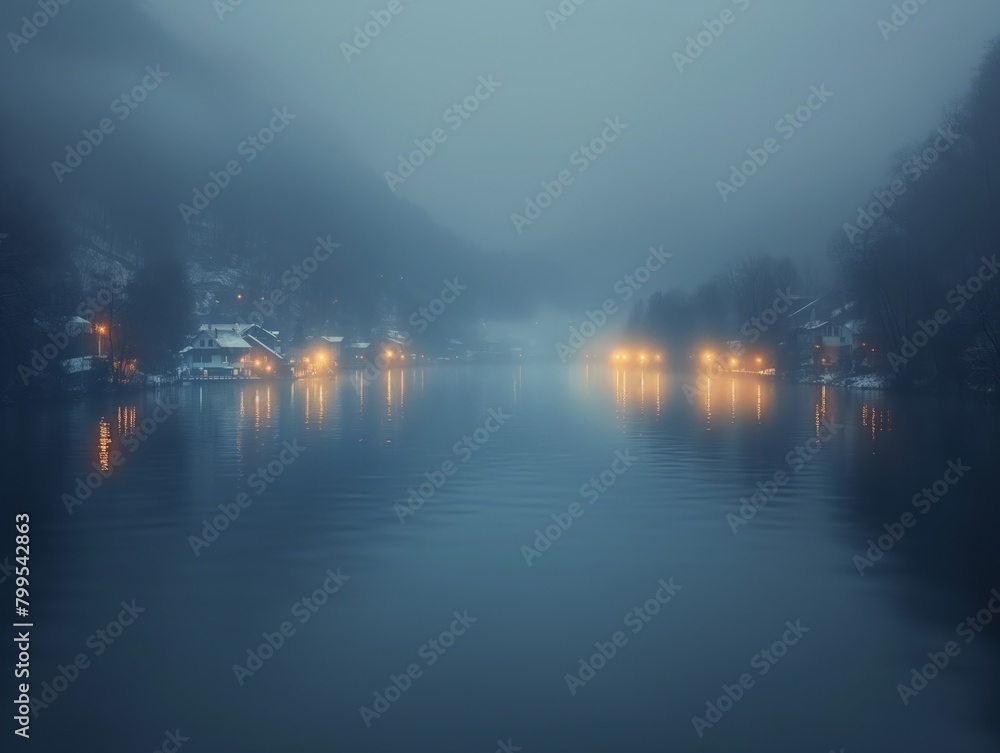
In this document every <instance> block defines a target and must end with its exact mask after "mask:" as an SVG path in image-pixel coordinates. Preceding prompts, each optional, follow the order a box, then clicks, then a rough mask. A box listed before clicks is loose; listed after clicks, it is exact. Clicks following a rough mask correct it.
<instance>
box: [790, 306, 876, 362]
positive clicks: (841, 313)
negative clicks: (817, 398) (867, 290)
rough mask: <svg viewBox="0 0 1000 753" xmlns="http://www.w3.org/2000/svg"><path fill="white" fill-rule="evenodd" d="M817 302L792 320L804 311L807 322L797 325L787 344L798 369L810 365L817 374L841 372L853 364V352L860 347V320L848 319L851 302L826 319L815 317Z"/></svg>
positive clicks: (861, 330)
mask: <svg viewBox="0 0 1000 753" xmlns="http://www.w3.org/2000/svg"><path fill="white" fill-rule="evenodd" d="M817 304H819V299H817V300H816V301H813V303H811V304H808V306H806V307H805V308H803V309H800V310H799V311H798V312H795V313H794V314H791V315H790V316H792V317H800V315H801V313H802V312H803V311H805V310H806V309H808V310H809V312H810V313H809V317H808V319H806V320H804V321H803V318H799V323H798V324H797V326H796V327H795V329H794V330H793V331H792V333H791V338H790V339H791V343H792V345H793V347H794V350H795V355H796V358H797V363H798V365H799V366H804V365H807V364H808V365H811V366H813V367H815V368H816V369H818V370H820V371H844V370H847V369H850V368H851V367H852V366H853V365H854V362H855V355H856V351H857V350H858V349H859V348H860V347H861V339H862V333H863V330H864V326H865V323H864V320H862V319H858V318H856V317H855V318H852V311H853V309H854V307H855V305H856V304H855V302H854V301H851V302H850V303H847V304H845V305H844V306H841V307H839V308H836V309H834V310H833V311H831V312H830V313H829V314H828V315H826V316H822V317H820V316H817V313H816V312H817Z"/></svg>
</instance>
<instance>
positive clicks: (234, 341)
mask: <svg viewBox="0 0 1000 753" xmlns="http://www.w3.org/2000/svg"><path fill="white" fill-rule="evenodd" d="M212 336H213V337H214V338H215V341H216V342H217V343H219V347H220V348H246V349H248V350H249V349H250V347H251V346H250V343H248V342H247V341H246V340H244V339H243V338H242V337H240V336H239V335H237V334H236V333H235V332H223V331H222V330H221V329H220V330H219V332H218V334H215V333H212Z"/></svg>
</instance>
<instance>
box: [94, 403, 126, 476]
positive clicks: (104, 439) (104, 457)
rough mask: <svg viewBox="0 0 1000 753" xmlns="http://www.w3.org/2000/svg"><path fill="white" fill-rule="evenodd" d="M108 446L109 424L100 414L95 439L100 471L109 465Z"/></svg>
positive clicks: (109, 444)
mask: <svg viewBox="0 0 1000 753" xmlns="http://www.w3.org/2000/svg"><path fill="white" fill-rule="evenodd" d="M119 410H120V409H119ZM133 418H134V416H133ZM109 447H111V424H110V423H109V422H107V421H105V420H104V417H103V416H101V421H100V427H99V433H98V440H97V458H98V461H99V462H100V464H101V470H102V471H106V470H108V469H109V468H110V467H111V465H110V463H109V459H108V448H109Z"/></svg>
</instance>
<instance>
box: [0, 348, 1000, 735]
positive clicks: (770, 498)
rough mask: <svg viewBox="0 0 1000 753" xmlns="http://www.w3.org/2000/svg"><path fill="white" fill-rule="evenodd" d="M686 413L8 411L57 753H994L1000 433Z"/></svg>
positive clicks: (717, 403)
mask: <svg viewBox="0 0 1000 753" xmlns="http://www.w3.org/2000/svg"><path fill="white" fill-rule="evenodd" d="M686 383H687V382H686V381H685V377H683V376H680V375H676V374H672V373H670V372H669V371H667V370H662V371H660V370H656V369H648V370H639V369H633V370H616V369H614V368H612V367H610V366H583V365H580V366H572V367H558V366H547V365H540V364H525V365H523V366H517V365H513V366H492V367H487V366H448V367H433V368H425V369H418V368H411V369H393V370H391V371H388V372H386V373H384V374H382V375H381V376H380V377H379V378H378V379H376V380H374V381H372V382H370V383H367V384H364V383H359V382H358V380H357V377H356V375H354V374H351V373H342V374H341V375H339V376H337V377H330V378H328V379H317V380H311V381H310V380H302V381H298V382H294V383H292V382H271V383H267V382H218V383H195V384H189V385H178V386H176V387H173V388H166V389H163V390H161V391H160V392H158V393H153V392H149V393H141V394H129V395H121V396H110V397H99V398H91V399H87V400H81V401H77V402H69V403H55V404H46V405H42V406H38V405H35V406H21V407H11V408H5V409H4V410H3V419H2V421H0V425H2V427H3V430H2V457H3V458H4V459H5V460H4V463H5V467H6V469H7V474H8V476H9V478H10V479H11V487H9V489H8V495H7V499H9V500H10V502H9V503H8V504H6V505H5V507H6V508H7V509H8V513H9V526H10V528H9V529H8V537H7V539H6V540H7V541H8V542H9V544H8V545H5V546H6V547H7V549H9V551H8V552H3V554H4V555H9V558H8V561H9V563H10V564H13V560H14V551H13V544H12V542H13V535H14V531H13V526H14V521H13V516H14V513H15V512H25V511H26V512H29V513H30V515H31V589H30V590H31V619H32V621H33V625H34V628H33V630H32V633H31V653H32V656H31V659H32V661H31V682H32V687H31V696H32V697H33V698H35V699H38V700H39V701H40V703H38V704H36V707H35V710H36V712H37V716H35V717H34V718H33V719H32V724H31V736H32V738H34V745H33V746H32V747H33V749H35V750H46V751H64V750H77V751H126V750H148V751H152V750H157V749H161V746H162V745H163V744H164V743H165V742H166V743H167V746H172V745H173V746H175V745H176V742H175V741H172V740H175V739H177V738H178V735H179V736H180V738H179V739H180V741H181V749H182V750H183V751H185V752H187V751H190V752H191V753H194V752H195V751H198V750H203V751H213V752H214V751H226V750H233V751H235V750H239V751H341V750H342V751H353V752H355V753H362V752H366V751H407V750H413V751H431V750H433V751H455V752H456V753H458V752H459V751H462V752H463V753H467V752H469V751H483V753H493V751H495V750H498V749H501V750H504V749H505V750H517V749H520V750H523V751H524V753H532V751H544V752H545V753H551V752H553V751H567V752H569V751H574V752H575V751H579V752H583V751H594V752H597V751H611V750H615V751H635V752H636V753H642V752H645V751H650V752H652V751H706V752H708V751H725V752H726V753H732V752H733V751H742V752H752V751H775V750H781V751H803V752H810V751H812V752H815V753H826V752H827V751H830V750H838V751H839V750H841V749H844V750H845V751H848V752H851V753H862V752H864V751H870V752H871V753H884V752H885V751H903V750H905V751H939V750H955V751H963V753H977V752H978V751H984V752H985V751H991V752H993V751H996V750H998V748H1000V726H998V720H997V718H996V715H995V711H996V708H997V707H998V702H1000V698H998V686H997V679H996V678H997V676H998V669H1000V652H998V640H997V638H998V635H1000V634H998V632H997V630H996V627H997V625H996V624H994V623H993V620H994V618H995V617H997V616H996V615H994V613H993V612H991V611H990V606H989V605H990V603H991V601H992V603H993V605H994V606H995V607H996V608H997V610H998V611H1000V600H998V599H997V598H996V597H995V596H992V595H991V592H992V591H993V590H994V589H998V588H1000V567H998V559H1000V558H998V554H997V551H998V550H997V546H996V539H997V530H998V528H997V524H998V522H1000V515H998V513H997V509H996V498H997V495H996V492H995V488H996V484H995V482H994V473H995V463H996V460H997V449H998V439H1000V424H998V420H997V411H996V410H995V409H994V408H993V407H991V406H986V405H983V404H980V403H977V402H972V401H964V400H959V399H943V398H942V399H937V398H928V397H918V396H905V395H887V394H883V393H878V392H857V393H848V392H844V391H840V390H837V389H834V388H830V387H822V386H812V385H809V386H800V385H791V384H785V383H780V382H779V383H775V382H773V381H771V380H770V379H767V378H764V377H755V376H750V375H747V376H738V377H733V378H722V379H716V380H713V382H712V384H711V387H710V389H709V390H707V391H702V392H701V393H700V394H692V395H690V399H689V396H688V395H686V394H685V390H684V385H685V384H686ZM88 474H89V475H90V478H89V479H88ZM925 490H926V491H925ZM755 493H756V496H755V497H754V495H755ZM741 500H745V501H743V502H741ZM990 500H993V502H991V501H990ZM880 537H881V539H880ZM883 545H884V546H883ZM9 566H10V565H9V564H5V569H4V571H3V576H4V579H9V580H12V576H11V575H10V573H9V571H8V569H7V568H9ZM5 593H9V591H5ZM998 594H1000V592H998ZM970 620H971V622H970ZM929 653H930V657H929V656H928V654H929ZM935 661H936V662H937V665H936V666H935V664H934V662H935ZM925 665H927V666H925ZM43 683H44V684H45V687H43ZM8 688H9V690H8V692H14V689H13V687H11V685H8ZM43 691H44V692H43ZM904 701H905V703H904ZM168 733H169V735H170V736H172V737H170V736H168ZM8 734H9V733H8ZM184 738H187V739H184ZM501 744H502V745H501ZM162 749H164V750H172V748H171V747H166V748H162Z"/></svg>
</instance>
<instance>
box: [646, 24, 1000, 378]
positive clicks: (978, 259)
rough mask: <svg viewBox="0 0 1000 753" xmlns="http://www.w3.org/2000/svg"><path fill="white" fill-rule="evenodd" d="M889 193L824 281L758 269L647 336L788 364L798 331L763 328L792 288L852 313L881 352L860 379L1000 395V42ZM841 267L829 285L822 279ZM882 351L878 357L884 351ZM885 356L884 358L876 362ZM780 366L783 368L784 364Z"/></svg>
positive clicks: (689, 305) (762, 258) (722, 280)
mask: <svg viewBox="0 0 1000 753" xmlns="http://www.w3.org/2000/svg"><path fill="white" fill-rule="evenodd" d="M890 167H891V169H890V178H889V180H888V181H887V183H886V185H884V186H882V187H881V188H879V189H877V190H875V191H873V192H872V194H871V195H870V196H869V197H867V198H864V199H863V200H862V201H861V206H860V207H859V210H858V213H857V216H856V217H852V218H850V221H849V222H847V223H845V224H844V226H843V228H842V229H840V230H838V231H837V232H836V234H835V235H834V236H833V238H832V239H831V242H830V248H829V259H826V260H824V259H817V260H816V268H815V269H816V271H809V272H808V273H806V272H805V271H804V270H803V269H796V267H795V265H794V264H793V263H792V262H791V261H789V260H787V259H775V258H772V257H770V256H767V255H761V254H757V255H749V256H745V257H743V258H742V259H740V260H739V261H737V262H735V263H732V264H730V265H729V266H728V267H727V268H726V269H724V270H722V271H720V273H719V274H718V275H716V276H715V277H713V278H712V279H711V280H709V281H708V282H706V283H705V284H703V285H702V286H701V287H700V288H698V289H697V290H696V291H695V292H694V293H693V294H688V293H685V292H683V291H680V290H672V291H669V292H662V293H656V294H654V295H652V296H651V297H650V299H649V300H648V301H647V302H646V303H645V304H642V305H639V306H637V307H636V309H635V310H634V311H633V314H632V320H631V322H630V326H631V329H632V330H633V331H634V332H637V333H641V334H642V335H644V336H647V337H653V338H656V339H658V340H660V341H662V342H664V343H665V344H667V345H668V346H669V347H671V348H672V349H674V350H678V351H680V352H683V353H685V354H690V353H692V352H693V351H695V350H696V349H697V348H700V347H702V344H704V343H713V344H716V345H718V344H725V343H726V342H732V341H734V340H740V341H742V342H743V343H744V344H748V340H749V341H752V342H754V343H759V345H758V346H757V347H758V348H762V349H764V350H767V351H769V352H770V353H771V354H772V355H773V356H778V355H779V349H780V348H781V347H783V346H787V345H788V342H787V341H789V340H790V339H791V335H792V330H793V328H794V327H795V326H796V325H801V324H802V323H803V319H802V318H800V319H799V320H798V321H797V322H796V321H791V320H788V319H783V320H782V321H780V322H779V323H777V324H776V325H775V326H774V327H772V328H770V329H769V330H768V331H767V332H760V330H759V328H757V327H755V325H754V324H753V319H754V317H759V316H760V314H761V313H762V312H764V311H766V309H767V308H768V307H770V306H771V305H772V300H773V299H774V297H775V296H776V294H777V291H779V290H785V289H786V288H789V287H790V288H791V290H792V291H793V293H795V294H796V295H798V296H799V297H800V300H801V303H802V305H803V306H806V305H807V304H808V303H809V302H810V301H812V300H814V299H820V303H819V304H818V309H819V310H820V311H821V312H825V314H824V313H821V314H820V316H829V315H830V312H831V311H836V310H843V309H844V307H850V311H851V316H852V318H853V320H854V321H856V322H861V326H862V328H863V329H862V332H860V333H859V335H860V339H863V340H864V341H865V343H866V346H869V347H868V351H867V353H868V355H867V357H866V358H864V359H863V360H861V359H852V360H851V361H850V362H849V364H850V365H849V366H847V365H846V363H848V362H845V368H850V369H853V370H856V371H858V370H864V369H866V368H872V369H874V370H875V371H877V372H879V373H881V374H883V375H884V376H885V377H886V378H887V380H888V381H890V382H892V383H894V384H895V385H897V386H899V387H901V388H921V389H942V390H943V389H950V390H955V389H961V388H968V387H972V388H974V389H980V390H984V389H985V390H996V389H997V388H998V387H1000V280H994V279H993V278H994V277H995V276H1000V275H998V270H997V269H996V268H995V265H996V258H997V256H996V254H997V252H998V251H1000V211H998V210H1000V203H998V198H1000V194H998V192H1000V41H998V42H994V43H993V44H992V45H991V47H990V49H989V51H988V54H987V56H986V58H985V60H984V62H983V64H982V66H981V68H980V70H979V72H978V75H977V76H976V79H975V81H974V84H973V86H972V90H971V92H970V93H969V95H968V96H967V97H966V98H965V100H964V101H963V102H962V103H961V104H960V105H959V106H958V107H956V108H955V110H954V111H953V112H951V113H949V115H948V117H947V118H945V119H944V120H943V122H942V125H941V127H940V128H939V129H937V130H935V131H934V132H933V133H932V134H930V136H929V137H928V138H927V140H926V141H925V142H924V143H921V144H918V145H916V146H913V147H908V148H903V149H901V150H900V151H899V153H898V154H897V155H896V156H895V157H894V158H893V161H892V163H891V165H890ZM826 263H831V264H832V269H831V270H830V272H829V273H824V272H820V271H818V270H820V269H822V268H824V267H825V264H826ZM872 347H874V351H872V350H871V348H872ZM871 353H875V354H877V355H875V356H871V355H870V354H871ZM779 360H780V359H779Z"/></svg>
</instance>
